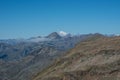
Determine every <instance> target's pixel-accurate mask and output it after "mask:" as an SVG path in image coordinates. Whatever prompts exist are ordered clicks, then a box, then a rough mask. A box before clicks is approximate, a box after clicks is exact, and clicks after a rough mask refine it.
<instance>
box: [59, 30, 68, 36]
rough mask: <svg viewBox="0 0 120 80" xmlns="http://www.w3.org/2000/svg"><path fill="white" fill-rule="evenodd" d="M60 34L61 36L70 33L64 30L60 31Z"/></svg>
mask: <svg viewBox="0 0 120 80" xmlns="http://www.w3.org/2000/svg"><path fill="white" fill-rule="evenodd" d="M58 34H59V35H60V36H66V35H68V33H66V32H64V31H60V32H59V33H58Z"/></svg>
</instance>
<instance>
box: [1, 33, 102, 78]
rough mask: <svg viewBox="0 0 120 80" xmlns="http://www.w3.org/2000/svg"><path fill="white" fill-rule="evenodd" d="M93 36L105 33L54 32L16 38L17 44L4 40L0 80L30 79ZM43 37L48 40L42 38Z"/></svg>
mask: <svg viewBox="0 0 120 80" xmlns="http://www.w3.org/2000/svg"><path fill="white" fill-rule="evenodd" d="M93 36H103V35H101V34H86V35H74V36H71V35H68V34H67V35H64V36H60V35H59V33H57V32H53V33H51V34H49V35H48V36H47V37H34V38H30V39H26V40H22V41H18V42H16V40H15V44H11V43H7V42H6V41H2V42H0V80H4V79H6V80H9V79H10V80H30V79H31V77H32V75H33V74H34V75H35V74H37V73H38V72H40V71H42V70H43V69H44V68H46V67H47V66H49V65H51V64H52V63H53V62H54V60H55V59H56V58H59V57H61V56H62V55H64V54H65V52H66V51H68V50H69V49H71V48H73V47H74V46H75V45H76V44H77V43H79V42H81V41H85V40H88V39H89V38H90V37H93ZM42 38H44V39H47V40H44V39H43V40H41V39H42ZM36 40H37V41H36ZM13 42H14V41H12V43H13ZM13 69H14V70H13Z"/></svg>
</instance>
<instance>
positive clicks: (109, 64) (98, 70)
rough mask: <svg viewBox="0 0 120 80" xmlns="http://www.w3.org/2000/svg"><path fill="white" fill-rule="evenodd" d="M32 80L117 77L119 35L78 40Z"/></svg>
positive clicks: (119, 71)
mask: <svg viewBox="0 0 120 80" xmlns="http://www.w3.org/2000/svg"><path fill="white" fill-rule="evenodd" d="M33 80H120V37H111V38H106V37H99V38H97V37H94V38H90V39H88V40H86V41H84V42H81V43H79V44H78V45H76V47H74V48H73V49H71V50H70V51H68V52H67V53H66V54H65V55H64V56H63V57H61V58H59V59H57V60H56V61H55V62H54V64H52V65H51V66H49V67H47V68H46V69H44V70H43V71H42V72H39V73H38V74H37V75H35V76H34V77H33Z"/></svg>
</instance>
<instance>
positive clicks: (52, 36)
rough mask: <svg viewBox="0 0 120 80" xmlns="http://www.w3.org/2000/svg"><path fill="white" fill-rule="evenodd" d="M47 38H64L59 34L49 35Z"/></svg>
mask: <svg viewBox="0 0 120 80" xmlns="http://www.w3.org/2000/svg"><path fill="white" fill-rule="evenodd" d="M46 38H49V39H60V38H62V37H61V36H60V35H59V34H58V33H57V32H53V33H51V34H49V35H48V36H47V37H46Z"/></svg>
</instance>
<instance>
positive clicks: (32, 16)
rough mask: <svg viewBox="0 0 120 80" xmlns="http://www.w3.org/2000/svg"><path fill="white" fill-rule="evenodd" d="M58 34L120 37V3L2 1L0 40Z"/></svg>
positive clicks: (97, 0) (104, 0)
mask: <svg viewBox="0 0 120 80" xmlns="http://www.w3.org/2000/svg"><path fill="white" fill-rule="evenodd" d="M54 31H66V32H68V33H73V34H78V33H79V34H87V33H96V32H98V33H103V34H120V0H0V39H7V38H28V37H33V36H39V35H42V36H44V35H47V34H49V33H51V32H54Z"/></svg>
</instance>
